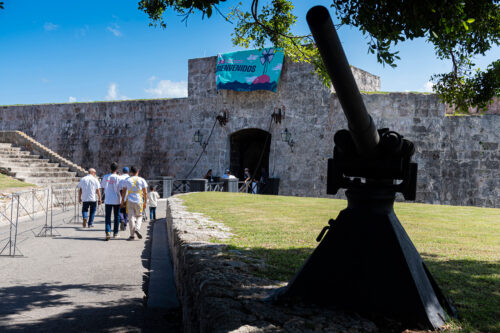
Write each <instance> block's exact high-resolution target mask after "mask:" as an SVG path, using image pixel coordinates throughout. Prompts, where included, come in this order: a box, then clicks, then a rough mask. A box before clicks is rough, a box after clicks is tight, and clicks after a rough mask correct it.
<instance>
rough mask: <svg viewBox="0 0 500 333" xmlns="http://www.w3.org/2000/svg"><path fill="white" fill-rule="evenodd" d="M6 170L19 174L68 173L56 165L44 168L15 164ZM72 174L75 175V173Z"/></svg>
mask: <svg viewBox="0 0 500 333" xmlns="http://www.w3.org/2000/svg"><path fill="white" fill-rule="evenodd" d="M0 166H2V165H0ZM8 169H9V170H11V171H12V172H19V173H30V172H56V171H69V168H63V167H59V166H58V165H51V164H49V165H46V166H40V165H37V166H33V165H32V164H29V165H26V166H19V165H17V164H15V165H10V166H9V167H8ZM73 173H74V174H75V175H76V172H73Z"/></svg>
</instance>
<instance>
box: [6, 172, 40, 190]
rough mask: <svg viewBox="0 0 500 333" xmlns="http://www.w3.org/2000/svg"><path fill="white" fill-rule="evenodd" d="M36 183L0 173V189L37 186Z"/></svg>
mask: <svg viewBox="0 0 500 333" xmlns="http://www.w3.org/2000/svg"><path fill="white" fill-rule="evenodd" d="M35 186H36V185H33V184H30V183H25V182H22V181H20V180H17V179H14V178H12V177H9V176H6V175H3V174H0V189H6V188H12V187H35Z"/></svg>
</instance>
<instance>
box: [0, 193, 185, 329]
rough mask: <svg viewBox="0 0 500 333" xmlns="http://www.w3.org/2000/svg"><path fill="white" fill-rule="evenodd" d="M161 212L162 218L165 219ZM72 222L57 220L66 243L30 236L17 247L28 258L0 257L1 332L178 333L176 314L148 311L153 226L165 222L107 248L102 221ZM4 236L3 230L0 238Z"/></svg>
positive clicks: (60, 239)
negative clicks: (90, 224) (91, 223)
mask: <svg viewBox="0 0 500 333" xmlns="http://www.w3.org/2000/svg"><path fill="white" fill-rule="evenodd" d="M162 205H163V206H162V207H159V208H158V213H159V215H160V216H159V217H161V218H164V217H165V206H164V205H165V201H163V202H162ZM71 215H72V212H67V213H66V214H61V215H58V216H57V217H55V218H54V223H55V224H60V226H59V227H58V228H57V231H58V232H59V233H60V234H61V236H58V237H54V238H48V237H47V238H40V237H37V238H35V237H34V236H33V233H31V235H29V233H28V234H26V233H25V234H24V235H25V237H21V240H23V239H24V241H23V242H21V243H20V244H19V245H18V247H19V249H20V250H21V251H22V253H23V254H24V256H25V257H21V258H11V257H0V331H1V332H17V331H26V332H98V331H99V332H102V331H108V332H141V331H159V330H162V331H168V332H176V331H178V323H179V318H178V315H177V313H168V314H167V313H156V314H155V315H153V314H151V313H150V312H148V311H146V309H145V307H144V304H145V299H146V293H145V291H146V292H147V286H148V274H149V262H150V255H151V237H152V230H153V224H154V223H159V222H163V223H164V219H161V220H157V222H154V223H147V222H146V223H144V224H143V226H142V228H141V229H142V234H143V235H144V238H143V239H142V240H137V239H136V240H135V241H127V237H128V236H129V231H128V230H127V231H126V232H121V233H120V236H121V237H120V238H118V239H111V240H110V241H108V242H105V241H104V218H103V217H100V216H99V217H97V219H96V224H95V225H96V226H95V228H93V229H88V228H86V229H84V228H82V226H81V225H80V224H72V223H66V222H65V221H69V220H70V218H71ZM157 217H158V216H157ZM44 221H45V220H44V219H43V220H42V219H39V220H37V221H29V223H30V225H31V226H35V225H36V224H37V223H38V225H42V224H43V222H44ZM26 223H28V222H26ZM5 230H7V226H3V227H0V233H2V232H4V231H5ZM37 230H39V228H38V229H36V230H35V231H37ZM3 244H4V242H2V244H0V246H2V247H3Z"/></svg>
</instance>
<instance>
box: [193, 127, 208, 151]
mask: <svg viewBox="0 0 500 333" xmlns="http://www.w3.org/2000/svg"><path fill="white" fill-rule="evenodd" d="M193 142H195V143H199V144H200V146H202V147H203V149H205V147H206V146H207V142H203V134H201V132H200V130H197V131H196V132H194V136H193Z"/></svg>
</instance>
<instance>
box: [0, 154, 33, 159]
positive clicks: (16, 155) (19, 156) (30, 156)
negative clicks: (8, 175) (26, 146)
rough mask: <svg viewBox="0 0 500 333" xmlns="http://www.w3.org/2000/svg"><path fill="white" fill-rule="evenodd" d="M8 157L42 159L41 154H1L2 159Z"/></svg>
mask: <svg viewBox="0 0 500 333" xmlns="http://www.w3.org/2000/svg"><path fill="white" fill-rule="evenodd" d="M6 159H27V160H37V159H40V155H26V154H25V155H20V154H5V155H0V160H6Z"/></svg>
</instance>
